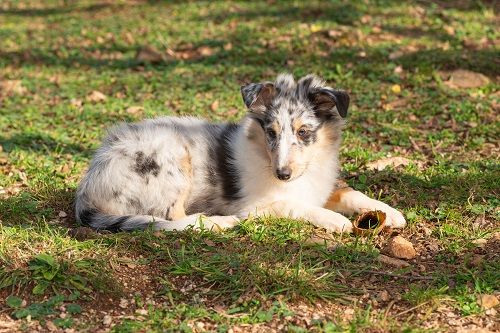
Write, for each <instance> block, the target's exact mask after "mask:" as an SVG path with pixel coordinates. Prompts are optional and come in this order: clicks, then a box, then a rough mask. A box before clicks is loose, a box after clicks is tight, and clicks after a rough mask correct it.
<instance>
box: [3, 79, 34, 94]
mask: <svg viewBox="0 0 500 333" xmlns="http://www.w3.org/2000/svg"><path fill="white" fill-rule="evenodd" d="M27 91H28V89H26V88H25V87H24V86H23V84H22V81H21V80H4V81H1V82H0V94H1V95H10V94H16V95H24V94H25V93H26V92H27Z"/></svg>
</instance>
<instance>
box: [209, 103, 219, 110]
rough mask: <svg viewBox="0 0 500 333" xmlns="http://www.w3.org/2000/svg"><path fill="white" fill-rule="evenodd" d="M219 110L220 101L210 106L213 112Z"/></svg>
mask: <svg viewBox="0 0 500 333" xmlns="http://www.w3.org/2000/svg"><path fill="white" fill-rule="evenodd" d="M218 108H219V101H214V102H213V103H212V104H210V110H212V111H213V112H215V111H217V109H218Z"/></svg>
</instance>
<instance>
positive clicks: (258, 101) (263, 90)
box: [241, 83, 277, 113]
mask: <svg viewBox="0 0 500 333" xmlns="http://www.w3.org/2000/svg"><path fill="white" fill-rule="evenodd" d="M276 93H277V91H276V87H275V86H274V84H272V83H250V84H247V85H245V86H241V96H243V101H244V102H245V105H246V106H247V108H248V110H250V112H252V113H264V112H265V111H266V110H267V108H268V107H269V106H270V105H271V103H272V101H273V98H274V97H275V96H276Z"/></svg>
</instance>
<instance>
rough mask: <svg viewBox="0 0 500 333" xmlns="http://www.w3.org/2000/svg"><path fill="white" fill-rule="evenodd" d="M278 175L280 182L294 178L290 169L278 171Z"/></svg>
mask: <svg viewBox="0 0 500 333" xmlns="http://www.w3.org/2000/svg"><path fill="white" fill-rule="evenodd" d="M276 175H277V176H278V179H279V180H288V179H290V177H291V176H292V170H291V169H290V168H289V167H284V168H281V169H276Z"/></svg>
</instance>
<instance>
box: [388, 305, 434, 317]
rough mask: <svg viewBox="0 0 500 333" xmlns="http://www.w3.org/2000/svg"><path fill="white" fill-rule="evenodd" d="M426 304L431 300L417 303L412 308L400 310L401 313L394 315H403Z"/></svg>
mask: <svg viewBox="0 0 500 333" xmlns="http://www.w3.org/2000/svg"><path fill="white" fill-rule="evenodd" d="M426 304H429V302H424V303H420V304H419V305H416V306H414V307H412V308H409V309H408V310H404V311H403V312H400V313H398V314H396V315H394V317H399V316H401V315H404V314H405V313H408V312H411V311H413V310H416V309H418V308H420V307H422V306H424V305H426Z"/></svg>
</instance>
